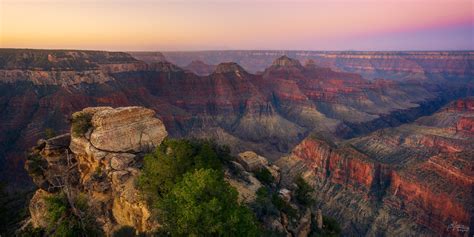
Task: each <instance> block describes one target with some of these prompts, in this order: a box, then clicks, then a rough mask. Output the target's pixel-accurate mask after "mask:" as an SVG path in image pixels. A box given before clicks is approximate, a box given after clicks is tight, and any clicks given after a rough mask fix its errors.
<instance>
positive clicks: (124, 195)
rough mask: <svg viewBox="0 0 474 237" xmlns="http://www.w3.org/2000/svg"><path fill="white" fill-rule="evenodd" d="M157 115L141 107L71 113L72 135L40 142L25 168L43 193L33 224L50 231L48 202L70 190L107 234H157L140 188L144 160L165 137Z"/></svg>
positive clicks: (35, 207)
mask: <svg viewBox="0 0 474 237" xmlns="http://www.w3.org/2000/svg"><path fill="white" fill-rule="evenodd" d="M154 115H155V112H154V111H152V110H149V109H145V108H141V107H123V108H117V109H113V108H111V107H95V108H86V109H84V110H82V111H80V112H76V113H74V114H73V120H74V123H73V126H72V131H71V134H72V135H69V134H65V135H61V136H58V137H55V138H52V139H49V140H46V141H45V140H41V141H40V142H39V143H38V146H36V147H35V148H34V150H33V153H32V154H31V155H30V159H29V160H28V161H27V163H26V166H25V167H26V169H27V170H28V172H29V173H30V175H31V176H32V178H33V180H34V181H35V183H36V184H37V185H38V187H39V188H40V189H38V190H37V191H36V193H35V195H34V196H33V198H32V200H31V201H30V208H29V209H30V213H31V218H32V219H31V221H32V225H33V226H34V227H42V228H46V227H48V226H46V223H47V220H48V219H47V218H48V217H47V216H45V215H46V213H47V210H46V205H45V197H48V196H51V195H52V194H54V193H56V192H59V191H64V190H66V191H69V192H70V193H71V194H70V195H71V196H79V195H84V196H86V199H87V200H88V205H89V206H91V209H92V210H93V216H94V218H95V219H96V221H97V223H98V224H99V226H100V228H102V229H103V231H104V232H105V233H112V232H113V231H114V230H117V229H119V228H121V227H124V226H130V227H133V228H134V229H136V230H137V231H140V232H149V231H153V230H155V229H156V228H157V227H158V224H157V223H156V222H155V219H153V218H151V211H150V209H149V208H148V206H147V205H146V203H145V201H144V200H143V197H142V196H140V194H139V192H138V190H137V187H136V178H137V177H138V174H139V172H140V170H139V168H140V167H141V163H142V159H143V156H144V155H145V153H147V152H150V151H151V150H152V149H154V148H155V147H156V146H158V145H159V144H160V143H161V141H162V140H163V139H164V138H165V137H166V136H167V131H166V129H165V127H164V125H163V123H162V122H161V121H160V120H159V119H157V118H155V117H154ZM78 126H79V127H78Z"/></svg>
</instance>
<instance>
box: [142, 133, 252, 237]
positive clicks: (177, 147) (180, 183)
mask: <svg viewBox="0 0 474 237" xmlns="http://www.w3.org/2000/svg"><path fill="white" fill-rule="evenodd" d="M230 159H231V156H230V150H229V149H228V148H227V147H223V146H219V145H217V144H215V143H214V142H211V141H207V140H184V139H181V140H177V139H165V140H164V141H163V142H162V144H161V145H160V146H159V147H158V148H157V149H156V150H155V152H153V153H152V154H149V155H147V156H145V158H144V162H143V168H142V173H141V175H140V177H139V179H138V185H139V187H140V189H141V190H142V192H143V194H144V196H145V197H146V199H147V200H148V202H149V204H150V206H152V207H154V209H155V210H154V211H155V215H156V218H157V219H158V221H159V222H160V224H162V230H160V231H162V232H165V233H167V234H170V235H171V236H188V235H189V236H222V235H226V236H257V235H258V228H257V222H256V218H255V216H254V214H253V213H252V212H251V211H250V210H249V209H248V208H247V207H245V206H243V205H240V204H239V203H238V202H237V196H238V194H237V191H236V190H235V189H234V188H233V187H231V186H230V185H229V184H228V183H227V182H226V181H225V180H224V172H223V168H222V165H223V164H224V163H226V162H228V161H229V160H230Z"/></svg>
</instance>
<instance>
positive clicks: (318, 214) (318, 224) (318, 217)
mask: <svg viewBox="0 0 474 237" xmlns="http://www.w3.org/2000/svg"><path fill="white" fill-rule="evenodd" d="M315 218H316V221H315V222H316V227H318V229H319V230H322V229H323V213H322V211H321V209H320V208H318V210H317V211H316V216H315Z"/></svg>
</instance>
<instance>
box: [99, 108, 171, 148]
mask: <svg viewBox="0 0 474 237" xmlns="http://www.w3.org/2000/svg"><path fill="white" fill-rule="evenodd" d="M154 115H155V112H154V111H153V110H150V109H145V108H141V107H124V108H117V109H109V110H101V111H99V112H97V113H95V114H94V116H93V117H92V126H93V127H94V129H93V132H92V134H91V140H90V142H91V144H92V145H93V146H94V147H95V148H97V149H99V150H104V151H110V152H141V151H150V150H151V149H153V148H154V147H156V146H157V145H159V144H160V143H161V141H162V140H163V139H164V138H165V137H166V136H167V135H168V133H167V132H166V130H165V127H164V125H163V123H162V122H161V121H160V120H159V119H156V118H154ZM111 138H113V139H111Z"/></svg>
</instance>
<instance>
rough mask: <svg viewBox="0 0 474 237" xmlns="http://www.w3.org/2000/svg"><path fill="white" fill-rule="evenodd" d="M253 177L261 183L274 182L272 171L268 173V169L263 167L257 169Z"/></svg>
mask: <svg viewBox="0 0 474 237" xmlns="http://www.w3.org/2000/svg"><path fill="white" fill-rule="evenodd" d="M255 177H256V178H257V179H258V180H259V181H260V182H262V183H264V184H267V185H269V184H271V183H273V182H275V178H274V177H273V175H272V173H270V171H269V170H268V169H267V168H265V167H263V168H261V169H259V170H258V171H256V172H255Z"/></svg>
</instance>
